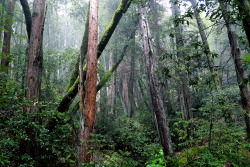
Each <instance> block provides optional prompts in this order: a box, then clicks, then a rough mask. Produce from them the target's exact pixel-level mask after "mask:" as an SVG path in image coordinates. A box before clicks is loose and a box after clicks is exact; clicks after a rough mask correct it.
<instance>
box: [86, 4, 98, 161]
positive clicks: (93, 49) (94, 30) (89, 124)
mask: <svg viewBox="0 0 250 167" xmlns="http://www.w3.org/2000/svg"><path fill="white" fill-rule="evenodd" d="M88 39H89V40H88V56H87V73H86V93H85V96H86V97H85V114H84V116H85V117H84V136H83V137H84V152H83V161H84V162H85V163H89V162H90V160H91V154H90V153H89V151H90V149H91V143H90V139H91V136H90V134H91V133H92V132H93V129H94V124H95V115H96V93H97V91H96V83H97V51H98V50H97V45H98V0H91V1H90V11H89V35H88Z"/></svg>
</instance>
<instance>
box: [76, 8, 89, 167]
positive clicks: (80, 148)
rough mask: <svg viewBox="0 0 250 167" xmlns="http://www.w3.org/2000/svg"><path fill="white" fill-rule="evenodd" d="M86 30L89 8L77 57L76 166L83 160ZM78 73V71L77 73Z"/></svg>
mask: <svg viewBox="0 0 250 167" xmlns="http://www.w3.org/2000/svg"><path fill="white" fill-rule="evenodd" d="M88 30H89V8H88V12H87V19H86V23H85V30H84V35H83V39H82V45H81V48H80V56H79V59H78V63H76V64H79V77H80V82H79V98H80V102H79V108H80V111H79V112H80V114H79V117H80V120H79V121H80V127H79V129H78V139H77V140H78V141H77V154H78V159H77V166H79V167H80V166H82V165H81V162H82V161H83V138H84V99H85V87H84V75H83V62H84V59H85V54H86V53H87V50H88V45H87V43H88ZM77 74H78V73H77Z"/></svg>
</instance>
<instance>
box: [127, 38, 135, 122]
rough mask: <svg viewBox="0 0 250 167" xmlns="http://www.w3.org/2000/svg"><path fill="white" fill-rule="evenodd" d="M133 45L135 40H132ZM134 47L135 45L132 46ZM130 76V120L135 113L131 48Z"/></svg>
mask: <svg viewBox="0 0 250 167" xmlns="http://www.w3.org/2000/svg"><path fill="white" fill-rule="evenodd" d="M133 44H135V38H134V39H133ZM134 46H135V45H134ZM130 66H131V67H130V76H129V85H128V96H129V117H130V118H132V117H133V115H134V113H135V98H134V81H135V50H134V48H133V51H132V54H131V61H130Z"/></svg>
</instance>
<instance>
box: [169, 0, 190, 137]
mask: <svg viewBox="0 0 250 167" xmlns="http://www.w3.org/2000/svg"><path fill="white" fill-rule="evenodd" d="M171 5H172V13H173V15H174V17H175V18H178V17H179V12H180V10H179V7H178V6H177V5H176V4H175V3H171ZM175 40H176V49H177V57H178V59H179V60H180V61H179V63H180V64H181V65H184V66H185V56H186V55H185V52H184V51H183V50H182V48H183V46H184V43H183V36H182V31H181V26H180V25H179V24H175ZM179 68H180V69H179ZM179 68H178V69H177V71H178V74H179V75H180V79H181V95H182V98H180V99H182V104H183V118H184V120H185V121H190V119H192V118H193V113H192V111H191V110H190V108H191V106H190V99H189V87H188V77H187V72H186V71H185V69H184V70H182V69H181V67H179ZM192 127H193V125H192V123H190V122H189V123H188V129H187V135H188V138H189V137H190V136H191V135H192Z"/></svg>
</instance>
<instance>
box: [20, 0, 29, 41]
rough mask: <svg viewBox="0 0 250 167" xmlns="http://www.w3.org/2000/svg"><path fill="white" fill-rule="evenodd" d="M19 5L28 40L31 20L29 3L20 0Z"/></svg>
mask: <svg viewBox="0 0 250 167" xmlns="http://www.w3.org/2000/svg"><path fill="white" fill-rule="evenodd" d="M20 3H21V5H22V9H23V13H24V16H25V23H26V31H27V35H28V39H29V40H30V34H31V26H32V18H31V12H30V7H29V3H28V1H27V0H20Z"/></svg>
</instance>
